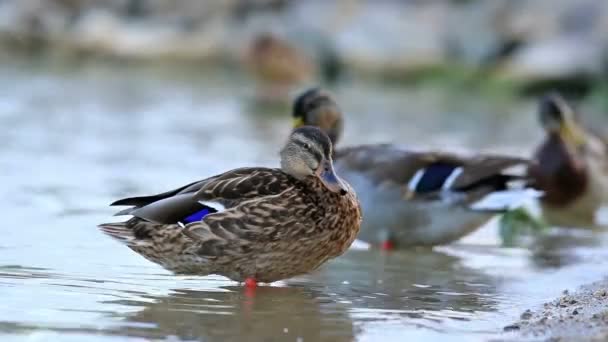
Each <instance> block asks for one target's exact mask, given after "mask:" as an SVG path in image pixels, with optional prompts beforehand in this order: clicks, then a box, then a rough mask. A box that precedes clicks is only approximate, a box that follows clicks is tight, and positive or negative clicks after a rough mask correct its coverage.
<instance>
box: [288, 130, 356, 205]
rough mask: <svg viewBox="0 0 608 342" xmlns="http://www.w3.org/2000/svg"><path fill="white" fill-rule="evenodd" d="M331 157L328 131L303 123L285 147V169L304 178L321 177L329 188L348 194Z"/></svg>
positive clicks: (332, 190) (294, 175)
mask: <svg viewBox="0 0 608 342" xmlns="http://www.w3.org/2000/svg"><path fill="white" fill-rule="evenodd" d="M331 156H332V145H331V141H330V140H329V137H328V136H327V134H325V133H323V132H322V131H321V130H320V129H318V128H317V127H312V126H303V127H300V128H296V129H295V130H294V131H293V132H292V133H291V135H290V136H289V140H288V141H287V144H285V147H283V149H282V150H281V169H282V170H283V171H285V172H286V173H288V174H290V175H292V176H293V177H295V178H297V179H300V180H303V179H306V178H307V177H317V178H319V179H320V180H321V182H322V183H323V185H324V186H325V187H326V188H327V189H328V190H329V191H331V192H335V193H339V194H340V195H346V193H347V192H348V190H347V188H346V186H345V185H344V183H343V182H342V181H341V180H340V178H339V177H338V176H337V175H336V173H335V171H334V166H333V161H332V158H331Z"/></svg>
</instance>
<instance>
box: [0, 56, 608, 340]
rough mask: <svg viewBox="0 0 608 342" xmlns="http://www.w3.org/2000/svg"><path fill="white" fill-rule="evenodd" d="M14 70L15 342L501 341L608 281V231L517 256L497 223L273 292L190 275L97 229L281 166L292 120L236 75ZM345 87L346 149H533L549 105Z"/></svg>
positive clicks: (351, 263) (11, 238)
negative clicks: (119, 202) (256, 97)
mask: <svg viewBox="0 0 608 342" xmlns="http://www.w3.org/2000/svg"><path fill="white" fill-rule="evenodd" d="M0 75H1V76H2V77H0V141H2V144H0V179H1V180H2V182H1V184H2V186H1V187H0V198H2V199H3V206H2V208H1V209H0V214H1V215H2V218H3V220H2V224H1V225H0V227H1V229H2V230H1V232H2V238H1V239H0V298H2V300H1V301H0V334H2V335H3V336H2V337H1V338H2V340H3V341H10V340H15V341H17V340H19V341H20V340H24V339H25V338H26V337H27V338H28V340H29V339H31V340H44V341H50V340H61V341H63V340H74V341H81V340H93V341H97V340H98V341H111V340H127V339H128V338H131V339H133V340H142V339H143V340H148V339H168V340H205V341H216V340H217V341H229V340H234V341H241V340H249V341H256V340H264V341H275V340H276V341H279V340H281V341H283V340H288V341H316V340H324V341H350V340H361V341H371V340H379V339H380V338H382V340H386V341H402V340H404V339H406V338H428V339H434V340H442V341H443V340H446V339H449V340H454V341H458V340H466V341H470V340H485V339H487V338H491V337H495V336H496V334H497V333H500V332H501V330H502V327H503V326H504V325H506V324H508V323H509V322H511V321H513V320H515V319H516V318H517V315H518V314H519V312H521V311H523V310H524V309H525V308H526V307H527V306H533V305H537V304H539V303H541V302H542V301H544V300H547V299H549V298H551V297H553V296H555V295H557V294H559V293H560V292H561V291H562V290H563V289H566V288H573V287H575V286H577V285H579V284H582V283H585V282H588V281H592V280H596V279H597V278H599V277H601V276H602V274H600V273H598V272H596V270H597V269H598V267H602V265H605V264H604V263H603V261H604V260H606V254H607V253H606V251H605V250H606V248H605V245H606V240H607V239H606V237H605V235H604V234H599V233H590V232H563V231H556V232H553V233H552V234H551V235H549V236H546V237H545V238H542V239H541V240H539V241H537V242H535V243H533V245H532V248H531V249H521V248H500V247H498V245H499V243H498V241H497V234H496V229H495V226H494V225H492V224H490V225H489V226H488V227H485V228H483V229H482V230H481V231H479V232H478V233H476V234H474V235H473V236H471V237H468V238H466V239H465V240H464V241H461V242H459V243H457V244H454V245H451V246H447V247H440V248H436V249H434V250H415V251H403V252H394V253H383V252H379V251H364V250H351V251H349V252H348V253H347V254H346V255H344V256H343V257H341V258H338V259H336V260H334V261H332V262H330V263H328V264H327V265H325V266H324V267H322V268H321V269H320V270H318V271H317V272H315V273H313V274H310V275H307V276H303V277H299V278H296V279H293V280H289V281H286V282H278V283H275V284H273V285H272V286H268V287H259V288H258V289H256V290H255V291H248V290H246V289H243V288H241V287H239V286H238V285H237V284H236V283H234V282H231V281H229V280H226V279H225V278H222V277H218V276H209V277H176V276H172V275H171V274H169V273H168V272H166V271H164V270H163V269H161V268H160V267H158V266H156V265H154V264H151V263H149V262H148V261H146V260H145V259H143V258H141V257H139V256H138V255H136V254H134V253H132V252H131V251H130V250H128V249H127V248H125V247H124V246H122V245H120V244H119V243H117V242H115V241H113V240H111V239H110V238H108V237H106V236H104V235H103V234H102V233H100V232H99V231H98V230H97V229H96V225H97V224H99V223H101V222H107V221H110V220H112V219H113V218H112V217H111V215H112V213H113V211H114V210H113V209H111V208H109V207H108V206H107V204H108V203H110V202H111V201H112V200H114V199H116V198H119V197H123V196H127V195H135V194H149V193H156V192H159V191H163V190H167V189H169V188H174V187H176V186H178V185H181V184H184V183H185V182H190V181H192V180H196V179H200V178H202V177H204V176H208V175H211V174H213V173H217V172H221V171H222V170H225V169H229V168H233V167H238V166H243V165H274V164H276V162H277V153H276V151H277V150H278V147H279V145H280V144H281V143H282V142H283V139H284V138H285V135H286V132H288V130H289V121H290V120H289V117H288V115H287V114H286V111H287V109H286V108H282V109H281V108H278V109H275V110H271V109H270V108H263V107H260V106H256V105H253V104H252V102H251V101H250V99H251V98H252V95H253V92H252V91H251V89H250V87H249V84H248V83H247V81H246V80H244V79H241V78H240V77H239V76H238V75H235V74H232V73H231V72H227V71H214V70H193V69H185V70H184V69H181V70H164V69H158V68H144V67H135V66H132V65H129V64H126V65H113V66H108V65H105V64H99V63H87V64H80V65H66V64H62V63H59V64H54V63H49V62H46V61H45V62H32V61H21V62H16V61H3V62H2V63H1V64H0ZM357 83H358V82H354V83H353V84H357ZM335 93H336V94H337V95H338V98H339V100H340V102H341V103H342V107H343V109H344V110H345V111H346V112H347V113H348V119H347V126H346V132H347V133H346V139H345V141H344V144H345V145H346V144H349V143H355V142H357V143H362V142H381V141H391V140H392V141H397V142H400V143H404V144H408V145H411V146H415V147H422V146H432V147H446V148H447V147H449V148H451V149H458V150H468V149H471V148H475V149H478V148H480V149H482V150H487V151H501V152H512V153H516V154H520V155H527V154H528V153H530V146H533V144H534V143H535V142H536V141H537V139H538V134H539V132H538V130H537V129H536V125H535V123H534V117H533V115H532V112H533V109H534V106H533V104H532V103H527V102H522V103H508V105H505V103H504V101H503V100H500V99H494V100H492V101H488V103H484V101H481V100H480V98H479V95H471V94H469V95H467V94H466V92H463V91H462V90H460V91H456V92H453V91H436V90H417V89H413V88H409V89H403V88H397V87H389V86H380V85H377V84H365V83H362V84H361V85H356V86H343V87H341V88H339V89H335ZM378 118H382V119H380V120H378ZM513 142H516V143H515V144H514V143H513Z"/></svg>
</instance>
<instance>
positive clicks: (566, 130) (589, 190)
mask: <svg viewBox="0 0 608 342" xmlns="http://www.w3.org/2000/svg"><path fill="white" fill-rule="evenodd" d="M539 119H540V122H541V124H542V126H543V128H544V129H545V132H546V137H545V140H544V142H543V143H542V144H541V145H540V146H539V147H538V149H537V150H536V153H535V155H534V159H535V160H536V163H535V164H532V165H531V167H530V168H529V174H530V176H531V177H532V178H533V179H534V180H535V182H536V184H537V187H538V188H539V189H540V190H542V191H543V192H544V196H543V198H542V199H541V204H542V209H543V216H545V218H546V220H547V221H548V222H549V223H551V224H555V225H562V226H589V225H593V224H594V223H595V222H594V221H595V214H596V212H597V210H598V209H599V208H600V206H601V205H602V204H603V203H606V202H607V201H608V151H607V146H606V143H605V142H604V141H602V139H600V138H599V137H598V136H596V135H594V134H592V133H591V132H589V131H587V130H586V129H585V128H584V127H582V126H581V125H579V124H578V123H577V121H576V114H575V111H574V110H573V108H572V107H571V106H570V105H569V104H568V102H567V101H566V100H565V99H564V98H563V97H561V96H560V95H558V94H549V95H547V96H545V97H543V98H542V99H541V101H540V104H539Z"/></svg>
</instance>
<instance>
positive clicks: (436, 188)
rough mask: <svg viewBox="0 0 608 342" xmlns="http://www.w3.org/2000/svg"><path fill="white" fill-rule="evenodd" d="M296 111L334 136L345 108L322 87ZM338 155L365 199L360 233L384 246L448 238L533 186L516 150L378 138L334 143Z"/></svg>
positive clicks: (342, 170) (299, 118)
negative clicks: (469, 149) (442, 147)
mask: <svg viewBox="0 0 608 342" xmlns="http://www.w3.org/2000/svg"><path fill="white" fill-rule="evenodd" d="M293 117H294V126H295V128H296V129H297V127H300V126H302V125H314V126H318V127H320V128H321V129H322V130H323V131H325V132H326V133H327V134H328V136H329V137H331V139H332V143H334V144H335V143H336V142H337V140H338V139H339V137H340V134H341V132H342V127H343V118H342V112H341V111H340V109H339V107H338V105H337V104H336V103H335V102H334V100H333V99H332V98H331V96H330V95H329V94H327V93H325V92H323V91H321V90H319V89H312V90H309V91H307V92H305V93H303V94H302V95H300V96H299V97H298V98H297V99H296V100H295V102H294V106H293ZM334 161H335V166H336V170H337V171H338V173H339V174H340V175H342V177H344V179H346V180H347V181H348V182H349V183H350V184H351V185H352V186H353V188H354V189H355V190H356V191H357V195H358V197H359V199H360V201H361V206H362V208H363V216H364V220H363V223H362V226H361V233H360V235H359V239H361V240H364V241H366V242H369V243H372V244H379V245H380V246H383V247H384V248H391V247H393V246H398V247H409V246H433V245H439V244H446V243H450V242H452V241H454V240H457V239H459V238H461V237H463V236H464V235H466V234H468V233H470V232H472V231H473V230H475V229H476V228H478V227H479V226H480V225H482V224H483V223H485V222H486V221H488V220H489V219H490V218H491V217H492V216H493V215H495V214H496V213H500V212H503V211H505V210H508V209H510V208H511V207H512V206H514V205H516V204H518V203H519V202H521V201H522V200H523V199H524V198H527V197H529V196H530V195H532V194H535V192H534V191H532V190H530V191H528V189H525V187H524V186H523V185H525V183H526V179H525V177H524V175H518V174H517V173H516V172H515V171H517V170H514V169H516V168H518V167H519V168H520V169H521V170H520V171H521V172H522V173H523V171H524V169H525V167H526V166H527V165H528V164H529V161H528V160H525V159H521V158H516V157H509V156H501V155H476V156H464V155H457V154H453V153H445V152H434V151H410V150H407V149H404V148H400V147H398V146H394V145H389V144H378V145H363V146H354V147H350V148H345V149H340V150H336V151H335V154H334ZM517 183H519V184H517ZM517 185H519V187H518V186H517Z"/></svg>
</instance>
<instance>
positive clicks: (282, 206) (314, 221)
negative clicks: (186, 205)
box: [100, 168, 361, 282]
mask: <svg viewBox="0 0 608 342" xmlns="http://www.w3.org/2000/svg"><path fill="white" fill-rule="evenodd" d="M194 197H195V198H196V199H197V200H215V201H222V202H224V203H227V204H229V205H230V208H229V209H227V210H225V211H223V212H220V213H215V214H211V215H208V216H206V217H205V218H204V219H203V220H202V221H199V222H193V223H190V224H187V225H186V226H185V227H183V228H182V227H181V226H180V225H179V224H169V225H162V224H157V223H152V222H148V221H146V220H143V219H140V218H137V217H135V218H133V219H131V220H129V221H127V222H124V223H113V224H104V225H101V226H100V228H101V229H102V230H103V231H104V232H106V233H107V234H109V235H111V236H113V237H115V238H117V239H118V240H120V241H122V242H124V243H126V244H127V245H128V246H129V247H130V248H131V249H133V250H134V251H136V252H137V253H139V254H142V255H143V256H144V257H146V258H147V259H149V260H151V261H153V262H156V263H158V264H160V265H162V266H163V267H165V268H167V269H169V270H171V271H173V272H175V273H184V274H200V275H205V274H210V273H216V274H220V275H224V276H226V277H229V278H231V279H234V280H238V281H242V280H244V279H245V278H247V277H253V278H255V279H256V280H258V281H262V282H272V281H276V280H280V279H285V278H289V277H293V276H295V275H299V274H303V273H306V272H309V271H311V270H313V269H315V268H317V267H318V266H320V265H321V264H322V263H324V262H325V261H327V260H328V259H330V258H333V257H336V256H338V255H340V254H342V253H343V252H344V251H346V249H347V248H348V247H349V246H350V244H351V243H352V242H353V241H354V239H355V237H356V235H357V233H358V231H359V227H360V222H361V210H360V207H359V203H358V201H357V199H356V196H355V194H354V191H352V189H351V190H350V191H349V193H348V194H347V195H345V196H340V195H337V194H334V193H331V192H329V191H327V189H326V188H325V187H324V186H323V185H322V184H321V182H320V181H319V180H318V179H317V178H316V177H313V176H311V177H307V178H306V179H305V180H304V181H299V180H297V179H295V178H293V177H291V176H289V175H287V174H286V173H284V172H282V171H281V170H279V169H264V168H244V169H236V170H233V171H230V172H227V173H225V174H222V175H219V176H216V177H212V178H209V179H208V180H207V181H206V182H204V183H203V184H201V186H200V188H199V190H198V191H197V192H196V194H194ZM304 256H305V257H304Z"/></svg>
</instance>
